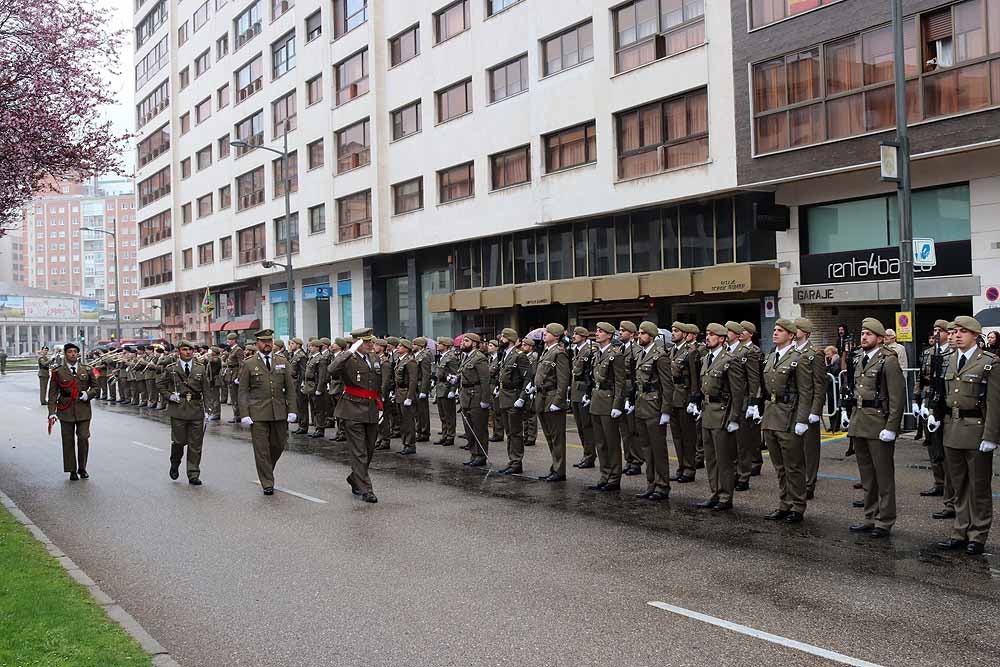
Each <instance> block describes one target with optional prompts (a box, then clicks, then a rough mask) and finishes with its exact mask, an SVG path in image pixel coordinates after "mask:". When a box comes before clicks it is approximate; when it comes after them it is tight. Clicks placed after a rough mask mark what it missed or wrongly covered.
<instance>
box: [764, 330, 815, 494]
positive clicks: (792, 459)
mask: <svg viewBox="0 0 1000 667" xmlns="http://www.w3.org/2000/svg"><path fill="white" fill-rule="evenodd" d="M801 356H802V355H801V354H800V353H799V351H798V350H796V349H795V346H794V345H789V348H788V349H787V350H786V351H785V353H784V354H783V355H782V356H781V359H780V360H779V361H775V352H773V351H772V352H770V353H769V354H768V355H767V357H766V358H765V360H764V377H763V384H762V386H761V388H762V389H763V391H764V396H765V399H766V400H765V403H764V413H763V415H762V417H763V421H762V423H761V430H762V431H763V432H764V442H765V443H766V444H767V451H768V453H769V454H770V456H771V463H772V465H774V471H775V472H776V473H777V474H778V489H779V495H780V501H781V502H780V503H779V506H778V509H780V510H781V511H784V512H789V511H791V512H799V513H804V512H805V511H806V471H805V449H804V444H803V441H802V436H801V435H795V425H796V424H806V423H808V421H809V410H811V409H812V391H813V376H812V369H811V368H810V367H809V366H808V365H805V364H801V363H799V361H800V358H801Z"/></svg>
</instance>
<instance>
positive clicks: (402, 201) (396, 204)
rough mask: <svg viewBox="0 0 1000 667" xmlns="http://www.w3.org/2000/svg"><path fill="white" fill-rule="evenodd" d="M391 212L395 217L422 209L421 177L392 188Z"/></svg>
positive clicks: (422, 188) (422, 180) (422, 186)
mask: <svg viewBox="0 0 1000 667" xmlns="http://www.w3.org/2000/svg"><path fill="white" fill-rule="evenodd" d="M392 204H393V206H392V211H393V213H394V214H395V215H401V214H403V213H409V212H410V211H419V210H420V209H422V208H423V207H424V179H423V177H422V176H418V177H417V178H413V179H410V180H409V181H403V182H402V183H397V184H396V185H394V186H392Z"/></svg>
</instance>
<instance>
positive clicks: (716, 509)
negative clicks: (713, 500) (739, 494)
mask: <svg viewBox="0 0 1000 667" xmlns="http://www.w3.org/2000/svg"><path fill="white" fill-rule="evenodd" d="M731 509H733V504H732V503H719V504H717V505H716V506H715V507H713V508H712V511H713V512H725V511H726V510H731Z"/></svg>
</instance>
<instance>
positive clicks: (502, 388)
mask: <svg viewBox="0 0 1000 667" xmlns="http://www.w3.org/2000/svg"><path fill="white" fill-rule="evenodd" d="M497 342H498V343H499V351H498V354H499V355H500V362H499V370H498V376H497V383H498V386H497V389H498V391H497V395H496V399H495V404H496V408H495V409H496V415H497V419H499V420H501V421H502V422H503V423H504V431H505V432H506V433H507V467H506V468H504V469H503V470H501V471H500V474H502V475H515V474H516V475H519V474H522V473H523V472H524V468H523V461H524V414H523V410H524V405H525V400H524V399H523V398H521V393H522V392H523V391H524V387H525V385H527V384H528V383H529V382H531V379H532V377H531V363H530V362H529V361H528V357H527V356H526V355H525V354H524V353H523V352H521V350H520V348H519V347H518V345H517V331H515V330H514V329H510V328H507V329H504V330H503V331H501V332H500V339H499V340H498V341H497Z"/></svg>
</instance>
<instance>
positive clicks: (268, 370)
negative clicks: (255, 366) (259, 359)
mask: <svg viewBox="0 0 1000 667" xmlns="http://www.w3.org/2000/svg"><path fill="white" fill-rule="evenodd" d="M264 365H265V366H267V372H268V373H270V372H271V357H270V356H267V357H264Z"/></svg>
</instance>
